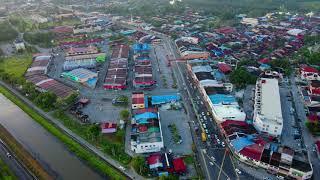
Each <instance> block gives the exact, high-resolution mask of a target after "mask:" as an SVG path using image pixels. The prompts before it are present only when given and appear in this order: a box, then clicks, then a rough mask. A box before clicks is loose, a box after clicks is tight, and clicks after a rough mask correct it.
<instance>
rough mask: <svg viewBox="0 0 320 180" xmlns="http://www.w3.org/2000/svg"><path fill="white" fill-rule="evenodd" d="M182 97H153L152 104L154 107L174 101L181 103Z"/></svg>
mask: <svg viewBox="0 0 320 180" xmlns="http://www.w3.org/2000/svg"><path fill="white" fill-rule="evenodd" d="M179 100H180V96H178V95H163V96H151V103H152V104H153V105H156V104H164V103H169V102H172V101H179Z"/></svg>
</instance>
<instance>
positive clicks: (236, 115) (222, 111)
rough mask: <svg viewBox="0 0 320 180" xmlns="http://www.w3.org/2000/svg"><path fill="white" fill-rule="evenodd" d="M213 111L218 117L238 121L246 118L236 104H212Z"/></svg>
mask: <svg viewBox="0 0 320 180" xmlns="http://www.w3.org/2000/svg"><path fill="white" fill-rule="evenodd" d="M213 111H214V112H215V113H216V115H217V116H218V117H220V118H227V119H231V120H238V121H244V120H245V119H246V114H245V113H244V112H243V111H241V110H240V108H239V106H238V105H233V104H232V105H214V106H213ZM231 117H233V118H231Z"/></svg>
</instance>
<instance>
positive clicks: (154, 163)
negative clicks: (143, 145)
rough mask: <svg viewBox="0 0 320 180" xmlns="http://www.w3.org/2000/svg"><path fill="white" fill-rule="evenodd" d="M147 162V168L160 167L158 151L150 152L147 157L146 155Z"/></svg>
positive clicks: (160, 160)
mask: <svg viewBox="0 0 320 180" xmlns="http://www.w3.org/2000/svg"><path fill="white" fill-rule="evenodd" d="M147 163H148V165H149V168H150V169H151V170H152V169H156V168H162V167H163V164H162V157H161V154H160V153H155V154H151V155H150V156H149V157H147Z"/></svg>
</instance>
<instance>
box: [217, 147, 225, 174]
mask: <svg viewBox="0 0 320 180" xmlns="http://www.w3.org/2000/svg"><path fill="white" fill-rule="evenodd" d="M226 154H227V149H226V150H225V151H224V155H223V158H222V163H221V166H220V171H219V175H218V179H220V175H221V172H222V167H223V164H224V160H225V159H226Z"/></svg>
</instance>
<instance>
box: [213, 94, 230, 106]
mask: <svg viewBox="0 0 320 180" xmlns="http://www.w3.org/2000/svg"><path fill="white" fill-rule="evenodd" d="M209 98H210V100H211V102H212V103H213V104H220V103H222V104H231V103H234V102H236V98H235V97H234V96H231V95H226V94H214V95H209Z"/></svg>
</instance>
